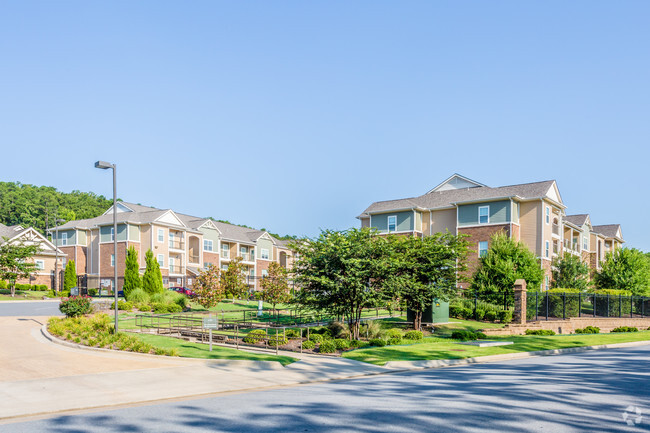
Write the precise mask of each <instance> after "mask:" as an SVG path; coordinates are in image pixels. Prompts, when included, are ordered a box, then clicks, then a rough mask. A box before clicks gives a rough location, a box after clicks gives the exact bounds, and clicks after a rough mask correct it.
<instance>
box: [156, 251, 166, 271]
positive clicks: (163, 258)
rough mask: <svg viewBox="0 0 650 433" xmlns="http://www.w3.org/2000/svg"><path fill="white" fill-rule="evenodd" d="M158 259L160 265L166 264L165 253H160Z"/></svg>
mask: <svg viewBox="0 0 650 433" xmlns="http://www.w3.org/2000/svg"><path fill="white" fill-rule="evenodd" d="M157 260H158V265H159V266H160V267H161V268H162V267H164V266H165V255H164V254H158V257H157Z"/></svg>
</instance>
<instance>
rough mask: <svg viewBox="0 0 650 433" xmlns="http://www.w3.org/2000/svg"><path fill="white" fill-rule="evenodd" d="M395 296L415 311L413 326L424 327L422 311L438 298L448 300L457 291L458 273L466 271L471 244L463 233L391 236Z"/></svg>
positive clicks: (416, 328) (418, 328) (392, 278)
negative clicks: (419, 236) (459, 234)
mask: <svg viewBox="0 0 650 433" xmlns="http://www.w3.org/2000/svg"><path fill="white" fill-rule="evenodd" d="M389 244H390V250H391V277H390V279H389V281H390V282H391V285H390V286H391V287H392V288H393V296H394V297H395V298H396V299H401V300H403V301H404V302H405V303H406V306H407V307H408V308H409V309H410V310H411V311H413V313H414V321H413V327H414V328H415V330H417V331H419V330H421V329H422V314H423V312H424V310H425V309H426V308H427V307H429V306H431V305H432V304H433V302H434V301H435V300H443V301H448V300H449V299H450V298H451V297H452V296H454V295H455V293H456V290H457V289H456V284H457V279H458V274H459V273H460V272H462V271H464V270H465V259H466V256H467V252H468V243H467V241H466V240H465V239H464V238H463V236H456V235H453V234H451V233H448V232H447V233H436V234H434V235H433V236H427V237H425V238H422V239H421V238H418V237H414V236H395V237H392V236H391V237H390V238H389Z"/></svg>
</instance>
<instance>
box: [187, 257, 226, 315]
mask: <svg viewBox="0 0 650 433" xmlns="http://www.w3.org/2000/svg"><path fill="white" fill-rule="evenodd" d="M192 290H193V291H194V293H196V300H197V302H198V303H199V304H201V306H203V307H204V308H210V307H214V306H215V305H217V304H218V303H219V302H221V300H222V299H223V298H224V297H225V295H226V294H225V292H224V290H223V287H222V285H221V278H220V271H219V268H218V267H216V266H214V265H209V266H208V268H207V269H206V270H204V271H201V272H199V275H198V277H196V280H195V282H194V286H192Z"/></svg>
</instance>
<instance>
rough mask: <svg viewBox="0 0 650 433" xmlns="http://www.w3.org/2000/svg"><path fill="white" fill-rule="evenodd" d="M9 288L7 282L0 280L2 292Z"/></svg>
mask: <svg viewBox="0 0 650 433" xmlns="http://www.w3.org/2000/svg"><path fill="white" fill-rule="evenodd" d="M6 288H7V282H6V281H5V280H0V290H4V289H6Z"/></svg>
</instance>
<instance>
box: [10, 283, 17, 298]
mask: <svg viewBox="0 0 650 433" xmlns="http://www.w3.org/2000/svg"><path fill="white" fill-rule="evenodd" d="M14 296H16V283H15V282H14V283H11V297H12V298H13V297H14Z"/></svg>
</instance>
